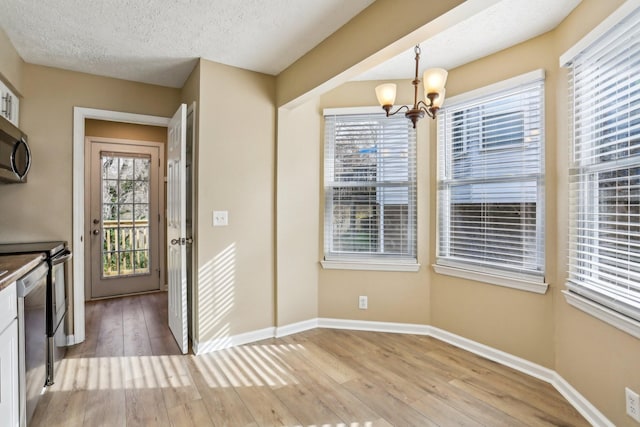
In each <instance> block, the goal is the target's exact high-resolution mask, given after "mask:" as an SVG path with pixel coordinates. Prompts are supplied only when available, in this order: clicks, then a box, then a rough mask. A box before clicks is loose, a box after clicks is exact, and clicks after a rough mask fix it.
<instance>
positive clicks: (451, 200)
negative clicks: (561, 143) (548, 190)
mask: <svg viewBox="0 0 640 427" xmlns="http://www.w3.org/2000/svg"><path fill="white" fill-rule="evenodd" d="M544 135H545V129H544V71H543V70H536V71H533V72H530V73H527V74H524V75H521V76H517V77H514V78H512V79H509V80H506V81H503V82H499V83H497V84H494V85H490V86H487V87H484V88H481V89H477V90H474V91H472V92H468V93H465V94H462V95H459V96H455V97H452V98H450V99H448V100H447V103H446V104H445V107H444V109H443V110H441V111H440V113H439V116H438V246H437V259H436V265H435V266H434V269H435V270H436V272H438V273H441V274H448V275H453V276H457V277H464V278H469V279H475V280H478V281H483V282H488V283H492V284H496V285H500V286H507V287H512V288H516V289H522V290H527V291H531V292H537V293H544V292H546V289H547V285H546V284H545V283H544Z"/></svg>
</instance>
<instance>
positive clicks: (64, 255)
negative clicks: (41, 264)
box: [51, 249, 73, 265]
mask: <svg viewBox="0 0 640 427" xmlns="http://www.w3.org/2000/svg"><path fill="white" fill-rule="evenodd" d="M72 257H73V254H72V253H71V251H70V250H69V249H65V250H64V251H63V252H60V254H59V255H56V256H55V257H54V258H52V259H51V265H58V264H62V263H64V262H67V261H69V260H70V259H71V258H72Z"/></svg>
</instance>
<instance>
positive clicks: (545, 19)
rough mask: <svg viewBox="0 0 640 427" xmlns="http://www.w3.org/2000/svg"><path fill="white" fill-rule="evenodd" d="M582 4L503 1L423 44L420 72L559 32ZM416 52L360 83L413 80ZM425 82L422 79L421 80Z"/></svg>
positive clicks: (564, 0) (390, 62) (557, 0)
mask: <svg viewBox="0 0 640 427" xmlns="http://www.w3.org/2000/svg"><path fill="white" fill-rule="evenodd" d="M580 1H581V0H501V1H499V2H498V3H496V4H494V5H493V6H490V7H488V8H486V9H485V10H484V11H482V12H481V13H479V14H476V15H473V16H471V17H470V18H468V19H466V20H465V21H462V22H460V23H459V24H457V25H454V26H452V27H449V28H448V29H446V30H445V31H442V32H440V33H438V34H437V35H435V36H434V37H432V38H430V39H429V40H426V41H424V42H422V43H421V44H420V49H421V51H422V54H421V55H420V72H421V73H422V72H423V71H424V70H425V69H426V68H430V67H441V68H445V69H448V70H450V69H452V68H455V67H458V66H460V65H463V64H466V63H468V62H471V61H474V60H476V59H479V58H482V57H483V56H487V55H490V54H492V53H495V52H498V51H500V50H503V49H506V48H508V47H511V46H514V45H516V44H518V43H521V42H523V41H525V40H528V39H531V38H533V37H536V36H538V35H540V34H544V33H546V32H547V31H549V30H552V29H553V28H555V27H556V26H557V25H558V24H559V23H560V22H561V21H562V20H563V19H564V18H565V17H566V16H567V15H568V14H569V13H570V12H571V11H572V10H573V9H574V8H575V7H576V6H577V5H578V4H579V3H580ZM414 57H415V54H414V53H413V48H412V49H410V50H408V51H406V52H404V53H402V54H400V55H398V56H396V57H395V58H393V59H390V60H388V61H387V62H385V63H383V64H381V65H379V66H377V67H375V68H372V69H371V70H369V71H368V72H366V73H364V74H362V75H360V76H359V77H358V78H356V80H390V79H408V78H413V77H414V73H415V62H414V60H413V59H414ZM420 78H422V77H420Z"/></svg>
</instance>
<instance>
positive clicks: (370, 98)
mask: <svg viewBox="0 0 640 427" xmlns="http://www.w3.org/2000/svg"><path fill="white" fill-rule="evenodd" d="M412 60H413V58H412V57H409V58H407V61H408V62H411V61H412ZM396 83H397V85H398V95H397V98H398V101H397V102H398V104H400V103H412V102H413V90H412V89H413V86H411V84H410V83H409V82H406V81H398V82H396ZM376 84H377V82H352V83H348V84H345V85H342V86H340V87H338V88H336V89H334V90H332V91H330V92H328V93H326V94H325V95H323V96H322V97H321V103H320V107H321V109H320V110H319V111H318V115H319V116H321V115H322V109H324V108H335V107H358V106H375V105H377V104H378V102H377V100H376V97H375V91H374V88H375V86H376ZM380 111H382V109H380ZM433 127H435V123H434V122H433V121H431V120H430V119H425V120H422V121H420V122H419V123H418V129H417V156H418V162H417V164H418V170H417V179H418V207H417V212H418V223H417V226H418V240H417V243H418V248H417V249H418V263H420V264H421V267H420V270H419V271H418V272H375V271H349V270H320V273H319V279H318V288H319V297H318V298H319V314H320V317H329V318H339V319H357V320H375V321H381V322H400V323H417V324H428V323H429V320H430V308H431V307H430V303H429V290H430V282H429V270H430V264H429V259H430V247H429V242H430V241H431V240H432V239H430V236H431V231H430V228H429V225H428V224H429V219H430V218H431V213H430V212H429V205H428V197H429V194H430V193H431V188H430V185H429V182H428V167H427V165H428V161H429V151H430V149H429V147H430V146H431V145H432V143H431V142H430V137H431V135H430V133H429V129H430V128H433ZM318 168H319V169H320V170H322V169H321V168H322V164H321V162H319V164H318ZM320 173H322V172H320ZM322 179H324V178H322ZM321 182H322V181H321ZM323 220H324V199H323V197H322V192H321V197H320V220H319V223H318V228H319V229H320V230H322V229H323V227H324V226H323V223H322V222H323ZM319 238H320V244H319V246H318V249H317V258H316V259H317V260H320V259H322V256H323V246H322V245H323V237H322V235H320V237H319ZM359 295H366V296H367V297H368V302H369V304H368V305H369V308H368V309H367V310H360V309H359V308H358V296H359Z"/></svg>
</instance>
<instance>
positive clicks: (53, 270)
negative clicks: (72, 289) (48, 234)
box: [0, 242, 71, 385]
mask: <svg viewBox="0 0 640 427" xmlns="http://www.w3.org/2000/svg"><path fill="white" fill-rule="evenodd" d="M26 253H42V254H44V256H45V258H44V260H45V262H46V264H47V267H48V270H47V288H46V290H47V292H46V295H47V300H46V310H45V312H46V314H45V316H46V321H45V325H46V327H45V330H46V336H47V385H52V384H53V382H54V380H55V373H56V371H57V365H58V363H59V362H60V360H62V359H63V358H64V355H65V353H66V347H67V336H68V335H69V334H68V333H67V328H66V325H65V316H66V314H67V310H68V308H69V303H68V302H69V300H68V298H67V289H66V281H67V280H66V277H67V274H68V272H67V265H68V261H69V260H70V259H71V250H70V249H69V248H67V243H66V242H31V243H10V244H0V254H5V255H8V254H26Z"/></svg>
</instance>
